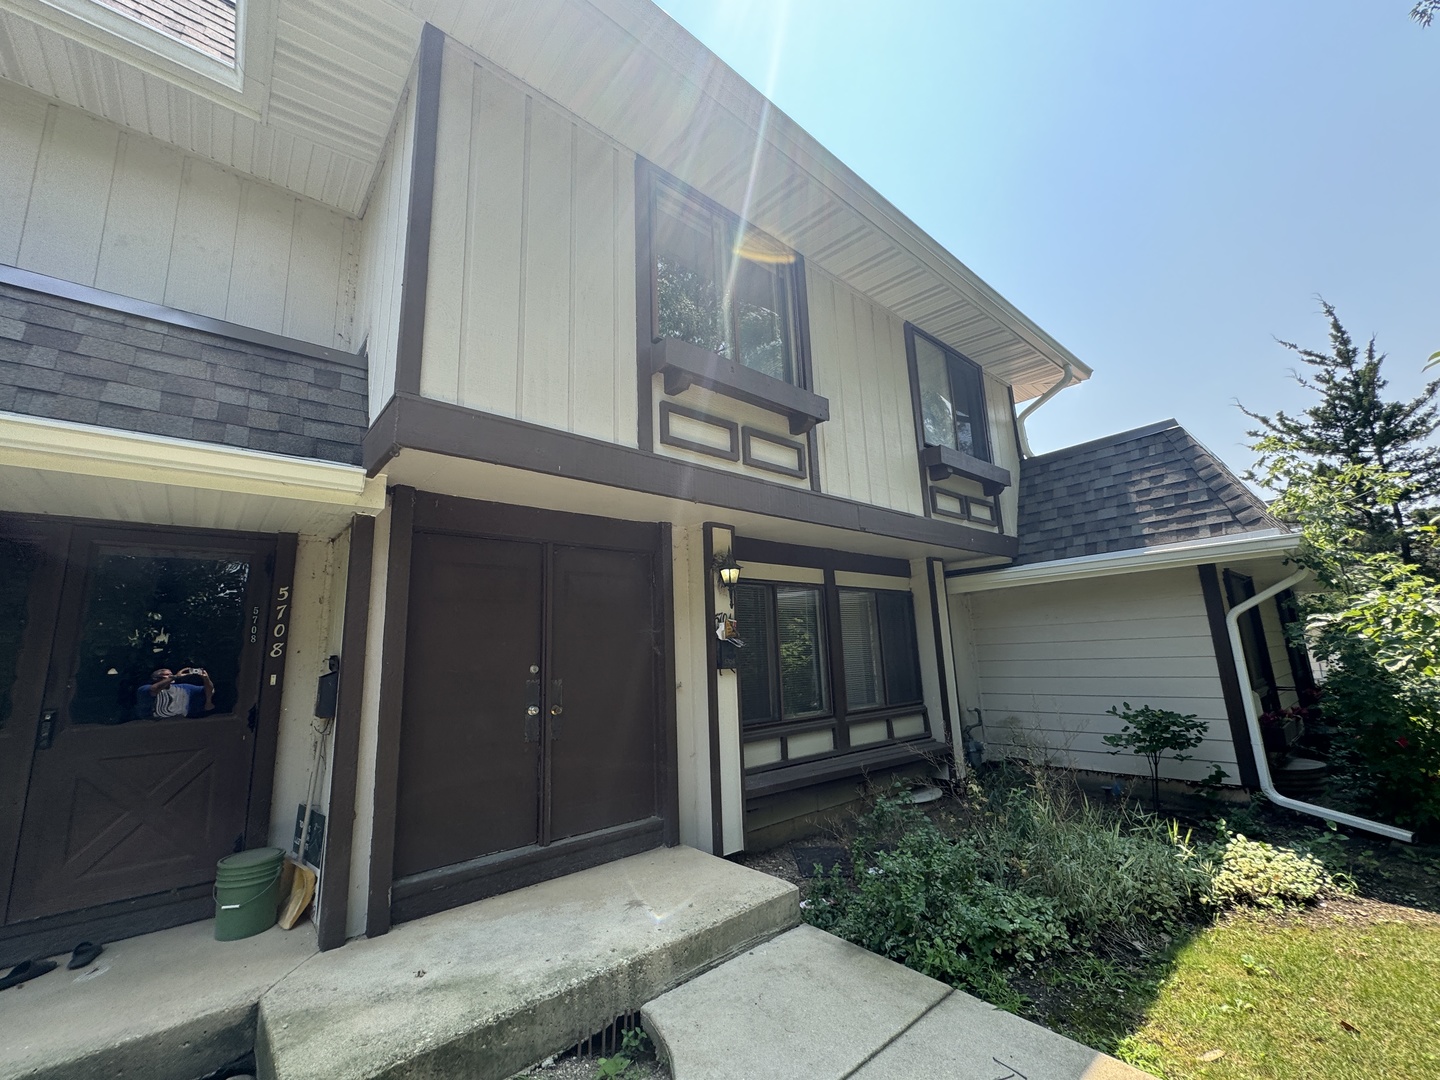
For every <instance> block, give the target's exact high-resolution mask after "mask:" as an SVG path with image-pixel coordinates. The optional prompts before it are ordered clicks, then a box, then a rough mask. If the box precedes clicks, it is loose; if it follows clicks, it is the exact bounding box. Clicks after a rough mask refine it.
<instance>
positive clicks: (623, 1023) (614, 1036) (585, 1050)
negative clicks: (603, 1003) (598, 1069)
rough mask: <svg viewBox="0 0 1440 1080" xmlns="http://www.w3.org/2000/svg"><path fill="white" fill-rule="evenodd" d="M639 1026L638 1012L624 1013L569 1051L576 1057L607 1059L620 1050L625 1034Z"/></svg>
mask: <svg viewBox="0 0 1440 1080" xmlns="http://www.w3.org/2000/svg"><path fill="white" fill-rule="evenodd" d="M639 1026H640V1014H639V1013H638V1012H632V1013H624V1014H622V1015H620V1016H617V1017H616V1018H615V1019H614V1020H612V1021H610V1023H609V1024H607V1025H606V1026H605V1027H603V1028H601V1029H600V1030H599V1031H597V1032H595V1034H594V1035H591V1036H590V1037H589V1038H588V1039H581V1040H580V1041H579V1042H577V1043H576V1044H575V1048H574V1049H573V1050H571V1051H570V1053H572V1054H574V1055H575V1056H576V1057H609V1056H610V1055H611V1054H614V1053H615V1052H616V1051H618V1050H619V1049H620V1042H621V1040H623V1039H624V1038H625V1033H626V1032H627V1031H630V1030H632V1029H634V1028H638V1027H639Z"/></svg>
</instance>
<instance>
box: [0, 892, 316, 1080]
mask: <svg viewBox="0 0 1440 1080" xmlns="http://www.w3.org/2000/svg"><path fill="white" fill-rule="evenodd" d="M214 933H215V924H214V923H213V922H212V921H211V920H208V919H207V920H205V921H204V922H197V923H191V924H189V925H188V926H178V927H175V928H174V929H172V930H161V931H159V932H157V933H153V934H146V935H144V936H143V937H136V938H128V939H126V940H124V941H116V942H111V943H108V944H106V945H105V951H104V952H103V953H101V954H100V957H99V959H97V960H96V961H95V963H94V964H93V965H92V966H91V967H89V968H87V969H85V970H82V971H67V970H66V969H65V961H66V960H68V959H69V957H68V956H65V957H57V958H56V959H58V960H59V961H60V966H59V967H58V968H56V970H54V971H52V972H50V973H49V974H47V975H42V976H41V977H40V978H38V979H35V980H34V981H32V982H28V983H26V984H24V985H23V986H19V987H14V988H12V989H10V990H5V991H3V992H0V1080H21V1078H22V1077H23V1078H24V1080H96V1078H97V1077H106V1078H107V1080H108V1078H125V1080H195V1078H196V1077H199V1076H204V1075H205V1074H206V1073H209V1072H213V1071H214V1070H216V1069H218V1068H220V1067H221V1066H223V1065H226V1064H228V1063H229V1062H231V1061H234V1060H235V1059H236V1058H238V1057H240V1056H241V1055H242V1054H244V1053H246V1052H247V1051H249V1049H250V1047H251V1046H252V1045H253V1042H254V1038H255V1012H256V1008H255V1007H256V1003H257V1002H258V1001H259V1000H260V997H261V995H263V994H264V993H265V991H266V990H268V989H270V987H272V986H274V985H275V984H276V983H277V982H279V981H280V980H281V979H282V978H284V977H285V976H286V975H288V974H289V973H290V972H292V971H294V970H295V969H296V968H298V967H299V966H300V965H301V964H303V963H304V962H305V961H306V960H307V959H309V958H310V957H311V956H313V955H315V952H316V949H315V932H314V927H313V926H311V924H309V923H303V924H301V925H300V926H299V927H297V928H296V929H294V930H292V931H290V932H289V933H286V932H285V931H283V930H279V929H271V930H267V931H265V933H263V934H257V935H256V936H255V937H251V938H245V939H244V940H242V941H216V940H215V936H214Z"/></svg>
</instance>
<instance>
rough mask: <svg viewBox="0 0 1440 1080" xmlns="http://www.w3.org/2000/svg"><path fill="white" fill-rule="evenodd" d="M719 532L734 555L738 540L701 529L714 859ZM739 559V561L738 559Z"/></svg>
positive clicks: (715, 850) (717, 844)
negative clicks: (717, 561)
mask: <svg viewBox="0 0 1440 1080" xmlns="http://www.w3.org/2000/svg"><path fill="white" fill-rule="evenodd" d="M716 529H725V530H726V531H727V532H728V533H729V534H730V544H731V548H730V550H731V552H732V553H733V552H734V550H735V548H734V544H735V540H736V536H735V530H734V529H732V528H730V526H728V525H721V524H719V523H718V522H714V521H707V522H705V524H704V525H703V526H701V538H702V543H701V548H700V551H701V567H700V573H701V574H702V575H704V577H703V581H704V588H703V589H702V590H701V592H702V594H703V595H704V597H705V700H706V705H707V706H708V711H709V723H708V724H707V725H706V727H707V729H708V731H707V734H708V736H709V740H710V853H711V854H712V855H719V854H721V853H722V852H723V851H724V850H725V823H724V806H723V805H722V802H723V790H722V785H721V782H720V672H718V671H716V670H715V654H716V652H717V647H716V638H715V634H714V631H713V627H714V626H715V583H714V582H713V581H712V580H711V578H710V575H711V574H713V573H714V572H715V571H714V570H712V569H711V567H713V566H714V565H715V530H716ZM736 557H737V558H738V556H736Z"/></svg>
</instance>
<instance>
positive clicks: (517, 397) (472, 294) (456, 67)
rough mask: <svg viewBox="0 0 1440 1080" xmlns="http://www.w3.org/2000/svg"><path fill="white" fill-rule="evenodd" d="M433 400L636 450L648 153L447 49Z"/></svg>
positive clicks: (432, 319) (433, 280)
mask: <svg viewBox="0 0 1440 1080" xmlns="http://www.w3.org/2000/svg"><path fill="white" fill-rule="evenodd" d="M441 70H442V75H441V79H442V85H441V99H440V121H439V128H440V136H439V152H438V160H437V162H436V178H435V207H434V220H435V222H436V223H437V227H436V229H435V232H434V235H433V236H432V239H431V245H430V283H429V290H428V294H427V304H426V326H425V352H424V362H423V364H422V368H421V391H422V393H424V394H425V396H427V397H433V398H439V399H440V400H442V401H452V402H456V403H458V404H460V405H464V406H467V407H469V408H472V409H479V410H482V411H484V412H491V413H497V414H499V415H502V416H514V417H518V418H520V419H522V420H528V421H532V422H534V423H538V424H545V425H547V426H549V427H554V428H559V429H561V430H565V431H573V432H576V433H577V434H581V435H589V436H592V437H595V438H601V439H606V440H609V441H612V442H621V443H626V444H628V445H631V446H633V445H635V442H636V412H635V409H636V394H635V364H636V358H635V311H636V308H635V158H634V155H632V154H630V153H629V152H627V151H624V150H622V149H620V148H619V147H617V146H615V145H614V144H613V143H610V142H608V141H607V140H605V139H602V138H601V137H600V136H599V135H597V134H596V133H595V132H594V130H593V129H591V128H589V127H587V126H586V125H584V124H582V123H580V122H579V121H578V120H576V119H575V118H574V117H572V116H571V115H570V114H568V113H565V112H562V111H561V110H559V109H557V108H555V107H554V106H553V105H551V104H549V103H548V102H547V101H546V100H545V99H543V98H540V97H538V96H537V95H534V94H531V93H527V92H526V91H525V90H523V89H521V88H520V87H519V86H518V85H517V84H515V83H514V82H513V81H511V80H510V79H508V78H505V77H502V76H500V75H497V74H496V73H494V72H493V71H491V70H490V69H488V68H486V67H483V66H481V65H480V64H478V63H476V62H475V61H474V59H473V58H472V57H471V54H469V53H468V52H467V51H466V50H464V49H461V48H459V47H457V46H455V45H453V44H450V45H447V46H446V50H445V60H444V64H443V66H442V69H441Z"/></svg>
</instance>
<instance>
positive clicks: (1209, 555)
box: [945, 529, 1301, 595]
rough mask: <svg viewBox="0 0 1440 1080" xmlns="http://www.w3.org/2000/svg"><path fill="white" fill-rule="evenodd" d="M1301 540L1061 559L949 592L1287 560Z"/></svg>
mask: <svg viewBox="0 0 1440 1080" xmlns="http://www.w3.org/2000/svg"><path fill="white" fill-rule="evenodd" d="M1300 541H1301V537H1300V534H1299V533H1292V532H1280V531H1278V530H1275V529H1265V530H1257V531H1255V532H1249V533H1242V534H1240V535H1238V536H1220V537H1215V538H1213V539H1207V540H1194V541H1190V542H1187V543H1184V544H1165V545H1163V546H1161V547H1153V548H1132V549H1131V550H1129V551H1108V552H1105V553H1104V554H1101V555H1081V556H1079V557H1078V558H1074V559H1056V560H1055V561H1053V562H1043V563H1030V564H1027V565H1025V566H1007V567H1003V568H1002V569H999V570H986V571H984V572H980V573H973V574H962V575H960V576H958V577H952V578H947V579H946V581H945V591H946V592H948V593H950V594H951V595H959V594H962V593H977V592H990V591H992V590H994V589H1014V588H1019V587H1020V586H1022V585H1045V584H1053V583H1055V582H1059V581H1075V580H1077V579H1079V578H1099V577H1112V576H1114V575H1116V574H1137V573H1141V572H1142V571H1147V570H1171V569H1174V568H1175V567H1179V566H1198V565H1200V564H1201V563H1208V562H1223V561H1233V560H1235V559H1255V558H1264V557H1267V556H1269V557H1283V556H1285V555H1289V554H1291V553H1293V552H1294V551H1295V550H1297V549H1298V548H1299V547H1300Z"/></svg>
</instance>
